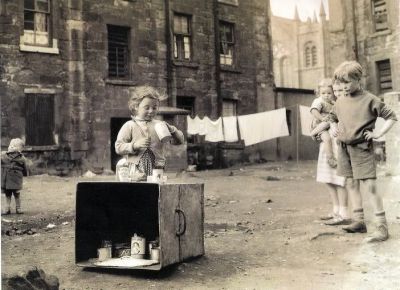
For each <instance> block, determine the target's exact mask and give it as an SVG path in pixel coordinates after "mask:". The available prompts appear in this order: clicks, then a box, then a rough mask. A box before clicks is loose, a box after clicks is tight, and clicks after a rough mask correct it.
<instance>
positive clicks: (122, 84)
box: [105, 79, 137, 86]
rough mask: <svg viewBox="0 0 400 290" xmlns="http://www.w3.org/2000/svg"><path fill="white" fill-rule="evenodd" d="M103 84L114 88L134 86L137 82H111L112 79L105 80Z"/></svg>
mask: <svg viewBox="0 0 400 290" xmlns="http://www.w3.org/2000/svg"><path fill="white" fill-rule="evenodd" d="M105 83H106V84H108V85H114V86H136V85H137V82H136V81H132V80H113V79H106V80H105Z"/></svg>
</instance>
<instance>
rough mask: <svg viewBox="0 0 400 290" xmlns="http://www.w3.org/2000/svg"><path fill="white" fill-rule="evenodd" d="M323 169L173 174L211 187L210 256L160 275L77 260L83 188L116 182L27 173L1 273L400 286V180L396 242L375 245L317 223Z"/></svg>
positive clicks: (180, 282)
mask: <svg viewBox="0 0 400 290" xmlns="http://www.w3.org/2000/svg"><path fill="white" fill-rule="evenodd" d="M315 167H316V162H315V161H314V162H300V163H299V164H297V163H296V162H289V163H285V162H282V163H278V162H268V163H264V164H258V165H251V166H245V167H235V168H230V169H226V170H210V171H202V172H192V173H182V174H180V175H178V176H176V174H175V173H171V174H169V175H168V176H169V180H170V181H173V180H174V179H176V180H178V179H179V180H184V181H190V182H203V183H204V184H205V251H206V254H205V256H203V257H200V258H197V259H194V260H191V261H187V262H185V263H181V264H177V265H174V266H171V267H168V268H166V269H163V270H162V271H160V272H146V271H105V270H103V271H101V270H96V271H94V270H87V269H84V268H80V267H77V266H76V265H75V264H74V226H75V224H74V220H75V187H76V184H77V182H79V181H88V180H112V179H113V176H96V177H93V178H87V177H79V178H78V177H74V178H60V177H53V176H47V175H41V176H32V177H28V178H26V179H25V190H24V191H23V194H22V202H23V209H24V211H25V214H23V215H18V216H17V215H15V214H13V215H10V216H2V236H1V238H2V263H1V267H2V268H1V271H2V274H3V275H4V274H6V275H12V274H14V273H18V272H21V271H24V270H25V269H26V268H27V267H28V266H38V267H40V268H42V269H43V270H44V271H45V272H46V273H47V274H53V275H56V276H57V277H58V278H59V280H60V289H296V290H299V289H324V290H329V289H335V290H337V289H346V290H347V289H348V290H355V289H362V290H364V289H371V290H372V289H374V290H375V289H400V194H399V190H398V188H399V186H400V177H390V176H385V175H384V174H383V172H381V173H380V177H379V179H378V180H379V191H381V192H382V193H383V196H384V203H385V208H386V212H387V217H388V221H389V229H390V233H391V237H390V239H389V240H388V241H386V242H384V243H380V244H366V243H364V242H363V239H364V238H365V237H366V234H345V233H343V232H342V231H341V229H340V227H329V226H326V225H323V224H322V223H321V222H320V221H319V220H318V217H319V216H321V215H323V214H326V213H328V212H329V210H330V208H331V207H330V203H329V196H328V194H327V192H326V191H325V188H324V185H323V184H318V183H316V182H315ZM364 201H365V202H364V203H365V210H366V216H367V222H368V226H369V229H372V225H371V215H372V212H371V207H370V205H369V203H368V202H367V198H365V197H364ZM2 204H3V205H4V196H2ZM50 224H53V225H55V226H54V227H52V228H48V225H50ZM50 227H51V226H50Z"/></svg>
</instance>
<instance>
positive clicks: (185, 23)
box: [181, 16, 189, 34]
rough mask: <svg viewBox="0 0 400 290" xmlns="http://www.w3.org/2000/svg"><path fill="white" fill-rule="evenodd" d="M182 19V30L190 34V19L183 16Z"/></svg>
mask: <svg viewBox="0 0 400 290" xmlns="http://www.w3.org/2000/svg"><path fill="white" fill-rule="evenodd" d="M181 19H182V20H181V21H182V30H181V32H182V33H186V34H188V33H189V25H188V22H189V21H188V18H187V17H184V16H182V17H181Z"/></svg>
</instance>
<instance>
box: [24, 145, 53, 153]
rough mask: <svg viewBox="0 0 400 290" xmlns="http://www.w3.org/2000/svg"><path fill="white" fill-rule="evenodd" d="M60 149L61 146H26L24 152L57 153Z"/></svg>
mask: <svg viewBox="0 0 400 290" xmlns="http://www.w3.org/2000/svg"><path fill="white" fill-rule="evenodd" d="M58 149H60V145H44V146H25V147H24V149H23V150H22V151H25V152H32V151H56V150H58Z"/></svg>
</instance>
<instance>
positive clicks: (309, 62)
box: [304, 41, 318, 67]
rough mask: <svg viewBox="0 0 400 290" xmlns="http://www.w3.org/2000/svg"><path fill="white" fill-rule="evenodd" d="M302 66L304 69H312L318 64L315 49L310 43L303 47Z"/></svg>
mask: <svg viewBox="0 0 400 290" xmlns="http://www.w3.org/2000/svg"><path fill="white" fill-rule="evenodd" d="M304 64H305V66H306V67H313V66H316V65H317V64H318V58H317V47H316V46H315V45H314V44H313V42H311V41H309V42H307V43H306V44H305V46H304Z"/></svg>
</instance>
